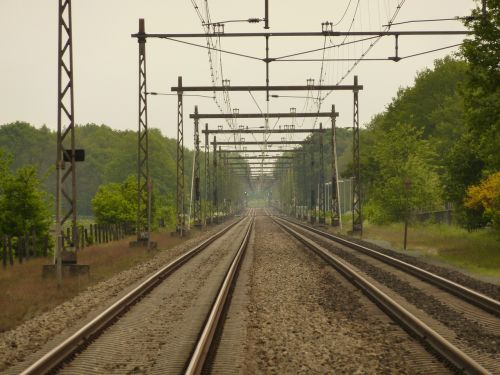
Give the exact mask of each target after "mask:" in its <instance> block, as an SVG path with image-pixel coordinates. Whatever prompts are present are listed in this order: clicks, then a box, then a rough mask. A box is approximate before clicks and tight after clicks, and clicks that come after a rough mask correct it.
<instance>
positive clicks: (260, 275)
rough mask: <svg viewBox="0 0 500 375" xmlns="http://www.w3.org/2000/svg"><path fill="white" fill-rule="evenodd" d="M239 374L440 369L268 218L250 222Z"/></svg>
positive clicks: (377, 311) (415, 372)
mask: <svg viewBox="0 0 500 375" xmlns="http://www.w3.org/2000/svg"><path fill="white" fill-rule="evenodd" d="M255 230H256V233H257V235H256V237H255V245H254V259H253V264H254V268H253V270H252V272H251V273H250V280H251V282H250V284H251V291H250V303H249V321H248V326H247V327H248V328H247V353H246V360H245V366H244V370H243V371H242V373H244V374H264V373H265V374H326V373H336V374H337V373H342V374H382V373H383V374H429V373H441V374H442V373H448V372H449V371H448V370H447V369H446V368H444V367H443V365H442V364H441V363H439V362H437V361H436V360H435V359H434V358H433V357H432V356H431V355H430V354H429V353H427V352H426V351H425V350H424V349H422V347H421V346H420V345H419V344H418V343H417V342H416V341H414V340H413V339H412V338H410V337H409V336H408V335H407V334H406V333H405V332H404V331H402V330H401V329H400V328H399V327H398V326H397V325H395V324H394V323H393V322H392V321H390V319H389V318H387V316H385V314H383V313H382V312H381V311H380V310H379V309H378V308H377V307H375V306H374V305H373V304H372V303H371V302H369V301H368V300H367V299H366V297H364V295H363V294H362V293H361V292H360V291H359V290H357V289H356V288H355V287H354V286H352V285H351V284H349V283H348V282H347V281H345V280H344V279H343V278H342V277H341V276H340V275H339V274H338V273H336V272H335V271H334V270H333V268H332V267H330V266H329V265H327V264H326V263H325V262H324V261H322V260H321V259H320V258H319V257H317V256H316V255H314V254H313V253H312V252H310V251H309V250H306V249H305V248H304V246H302V245H301V244H300V243H299V242H297V241H296V240H294V239H293V238H292V237H291V236H290V235H288V234H286V233H284V232H283V231H282V230H281V229H280V228H279V227H278V226H277V225H276V224H274V223H273V222H272V221H271V219H270V218H268V217H258V218H257V221H256V226H255Z"/></svg>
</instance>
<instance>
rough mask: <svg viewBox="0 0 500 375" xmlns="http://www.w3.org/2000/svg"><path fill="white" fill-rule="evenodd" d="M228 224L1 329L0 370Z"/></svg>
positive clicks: (27, 357) (28, 357) (52, 341)
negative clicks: (13, 326) (46, 310)
mask: <svg viewBox="0 0 500 375" xmlns="http://www.w3.org/2000/svg"><path fill="white" fill-rule="evenodd" d="M227 224H228V223H224V224H220V225H218V226H215V227H211V228H209V229H208V230H207V231H206V232H203V233H201V234H200V235H197V236H195V237H193V238H191V239H189V240H187V241H186V242H184V243H183V244H181V245H178V246H175V247H173V248H171V249H168V250H164V251H161V250H160V251H159V252H158V254H157V255H156V256H155V257H154V258H152V259H150V260H148V261H146V262H144V263H141V264H139V265H137V266H135V267H133V268H131V269H129V270H126V271H123V272H120V273H118V274H117V275H115V276H113V277H112V278H110V279H108V280H106V281H103V282H100V283H98V284H96V285H94V286H91V287H89V288H88V289H87V290H85V291H83V292H82V293H80V294H79V295H78V296H76V297H74V298H72V299H71V300H69V301H67V302H65V303H63V304H61V305H59V306H57V307H56V308H54V309H52V310H51V311H48V312H46V313H43V314H41V315H39V316H37V317H35V318H33V319H31V320H29V321H26V322H25V323H23V324H22V325H20V326H18V327H17V328H15V329H13V330H10V331H6V332H3V333H1V334H0V371H4V372H5V373H13V374H15V373H18V371H17V369H18V368H22V366H24V364H23V365H21V367H20V366H16V365H19V364H20V363H21V362H24V361H26V363H29V362H30V361H32V360H33V359H34V358H35V357H36V356H40V355H41V353H45V352H48V351H49V350H50V349H51V348H52V347H54V346H55V345H56V344H57V343H58V342H60V341H61V340H62V339H63V338H65V337H68V336H69V335H70V334H72V333H73V332H75V331H76V330H77V329H78V328H79V327H81V326H82V325H83V324H84V323H85V322H87V321H89V320H90V319H92V318H93V317H94V316H96V315H97V314H98V313H99V312H100V311H102V310H104V309H105V308H106V307H107V306H109V305H110V304H112V303H113V302H114V301H116V300H117V299H118V298H119V297H121V296H122V295H124V294H125V293H126V292H127V291H128V290H130V289H131V288H133V287H134V285H137V284H138V283H139V282H140V281H141V280H142V279H143V278H145V277H146V276H147V275H149V274H150V273H152V272H154V271H155V270H157V269H159V268H160V267H162V266H163V265H165V264H167V263H168V262H170V261H171V260H173V259H175V258H176V257H178V256H180V255H181V254H183V253H184V252H186V251H187V250H189V249H190V248H192V247H193V246H195V245H196V244H197V243H199V242H200V241H202V240H204V239H206V238H208V237H210V236H211V235H212V234H214V233H215V232H216V231H219V230H221V229H222V228H223V227H224V226H225V225H227ZM35 352H36V354H35ZM13 366H16V367H13ZM7 369H9V371H7Z"/></svg>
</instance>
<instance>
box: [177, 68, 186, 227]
mask: <svg viewBox="0 0 500 375" xmlns="http://www.w3.org/2000/svg"><path fill="white" fill-rule="evenodd" d="M178 86H179V87H182V77H178ZM182 97H183V92H182V91H179V92H178V93H177V153H176V155H177V190H176V194H177V199H176V213H177V233H179V235H181V236H182V235H183V234H184V231H185V228H186V216H185V215H184V208H185V207H184V197H185V192H184V109H183V101H182Z"/></svg>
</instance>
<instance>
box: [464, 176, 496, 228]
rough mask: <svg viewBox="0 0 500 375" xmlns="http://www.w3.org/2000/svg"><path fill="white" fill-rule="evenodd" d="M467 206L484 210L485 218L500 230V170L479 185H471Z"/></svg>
mask: <svg viewBox="0 0 500 375" xmlns="http://www.w3.org/2000/svg"><path fill="white" fill-rule="evenodd" d="M465 206H466V207H468V208H479V209H480V210H482V211H483V217H484V219H485V220H487V221H488V222H490V223H491V224H493V227H494V228H495V229H496V230H497V231H500V172H496V173H493V174H491V175H490V176H488V177H487V178H486V179H484V180H483V181H481V183H480V184H479V185H473V186H470V187H469V188H468V189H467V196H466V198H465Z"/></svg>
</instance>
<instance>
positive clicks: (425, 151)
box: [367, 124, 440, 223]
mask: <svg viewBox="0 0 500 375" xmlns="http://www.w3.org/2000/svg"><path fill="white" fill-rule="evenodd" d="M374 157H375V160H376V161H377V164H378V165H379V174H378V179H377V180H376V182H375V183H374V185H373V188H372V189H371V191H370V192H371V194H370V205H369V210H368V212H367V215H368V218H369V219H371V220H372V221H374V222H379V223H381V222H393V221H401V220H404V219H405V218H409V217H410V214H411V213H412V212H414V211H416V210H429V209H433V208H434V207H435V206H437V205H438V204H439V203H440V199H439V192H440V191H439V179H438V175H437V174H436V172H435V171H434V168H433V166H432V164H431V160H432V159H433V152H432V151H431V148H430V146H429V142H428V141H425V140H423V139H422V131H418V130H416V129H415V128H414V127H412V126H410V125H407V124H397V125H396V126H394V127H393V128H392V129H390V130H388V131H386V132H384V134H383V136H381V137H379V139H378V142H377V145H376V147H375V149H374Z"/></svg>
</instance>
